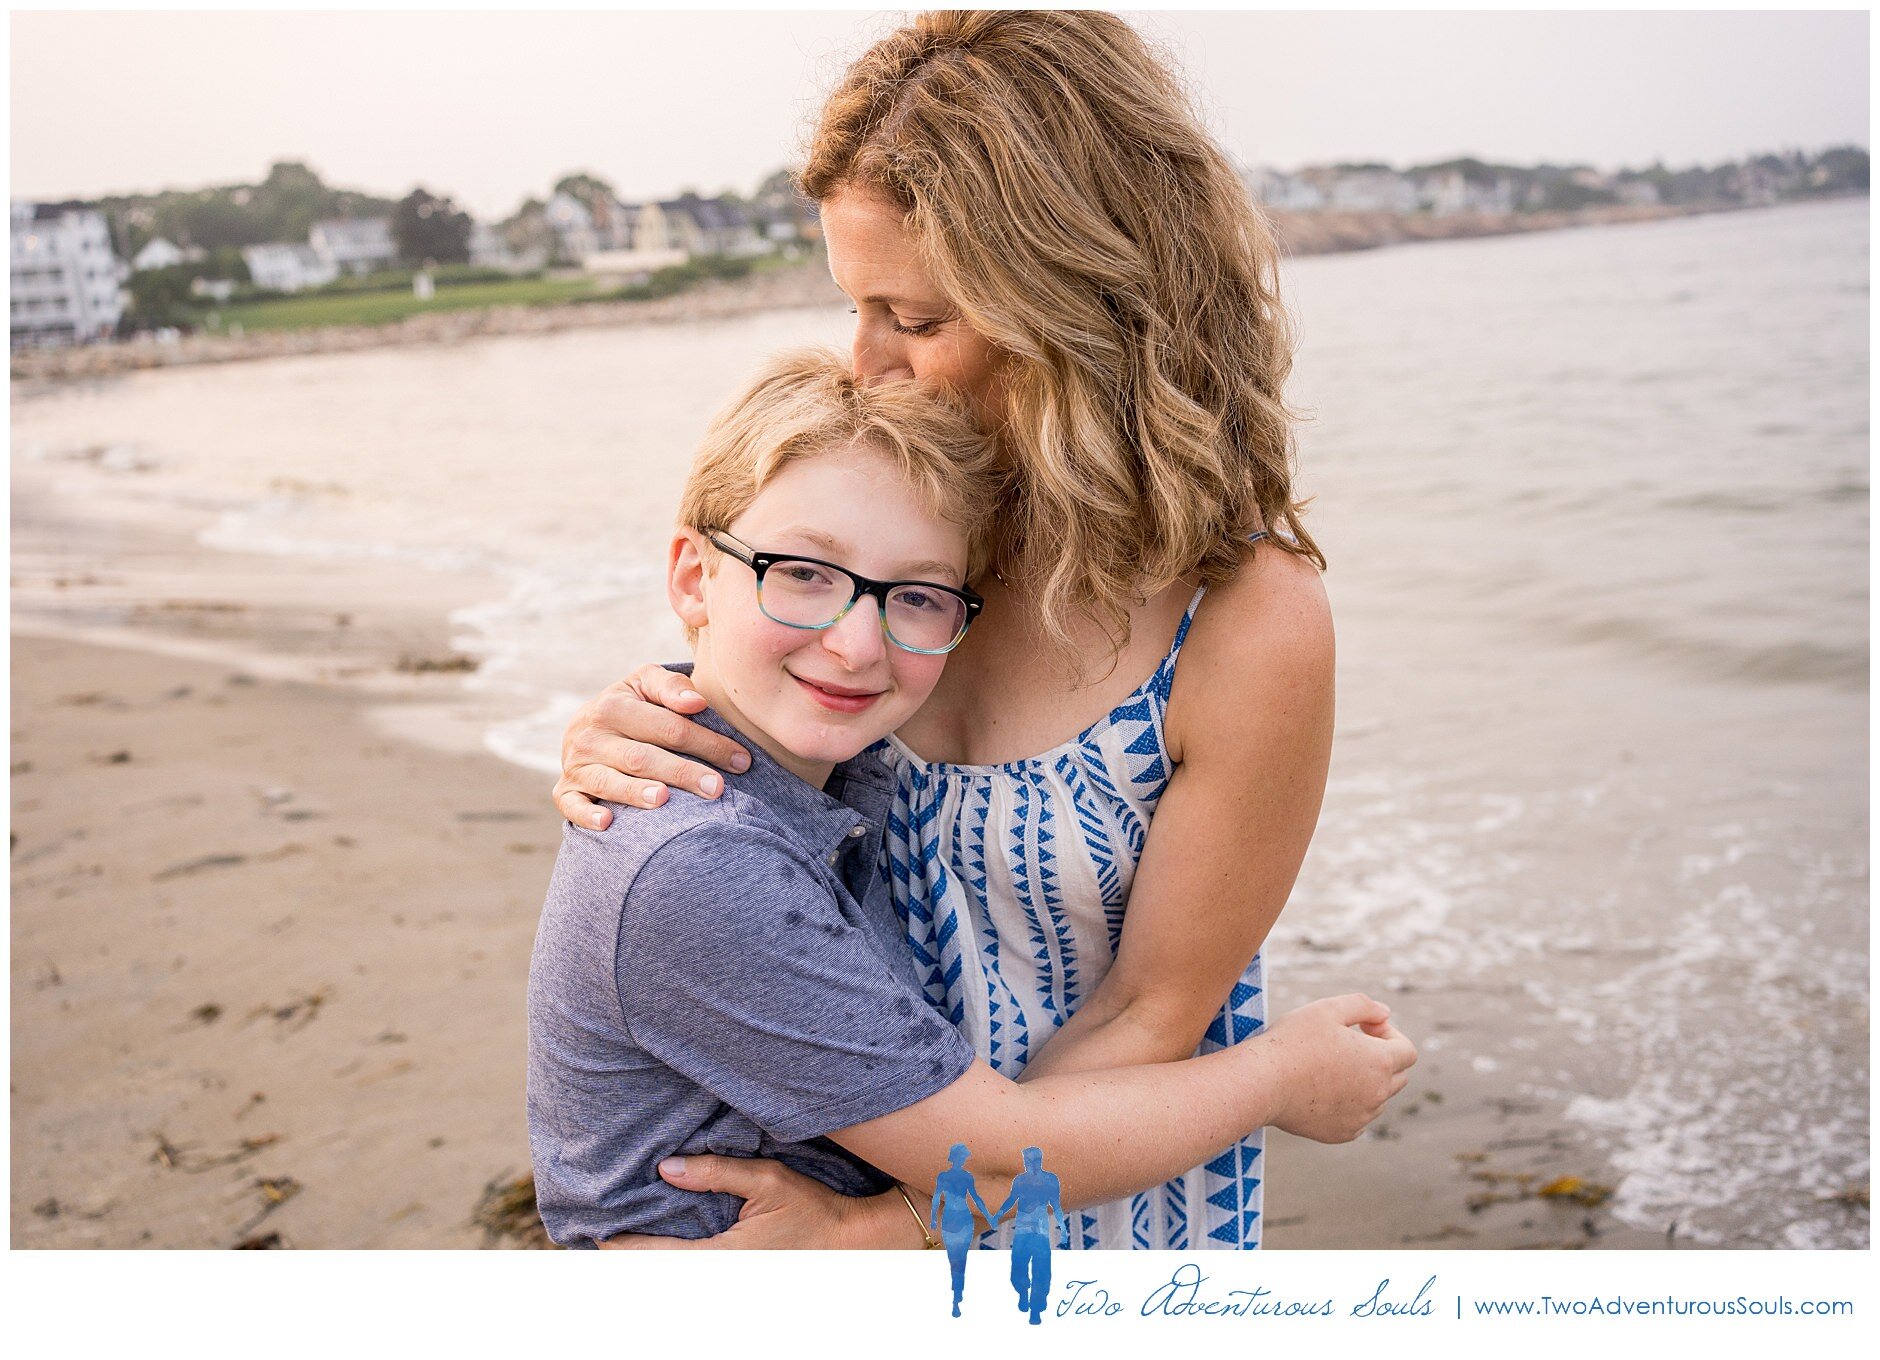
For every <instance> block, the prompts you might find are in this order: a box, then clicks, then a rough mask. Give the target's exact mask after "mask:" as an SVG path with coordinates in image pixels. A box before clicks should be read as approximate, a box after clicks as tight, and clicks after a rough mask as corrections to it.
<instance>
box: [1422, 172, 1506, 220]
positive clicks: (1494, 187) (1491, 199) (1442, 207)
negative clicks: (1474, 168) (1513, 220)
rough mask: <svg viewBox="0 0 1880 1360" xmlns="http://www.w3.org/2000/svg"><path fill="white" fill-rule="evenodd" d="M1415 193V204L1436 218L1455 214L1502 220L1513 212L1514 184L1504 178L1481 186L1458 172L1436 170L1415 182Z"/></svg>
mask: <svg viewBox="0 0 1880 1360" xmlns="http://www.w3.org/2000/svg"><path fill="white" fill-rule="evenodd" d="M1416 194H1417V203H1418V205H1419V206H1420V207H1422V208H1424V209H1425V210H1426V211H1428V212H1429V213H1430V214H1431V215H1433V216H1436V217H1453V216H1455V215H1456V214H1458V213H1481V214H1484V215H1486V216H1491V217H1506V216H1507V215H1508V214H1510V213H1512V212H1513V211H1514V182H1513V181H1512V180H1510V179H1509V178H1508V177H1507V176H1506V175H1497V176H1495V178H1494V180H1493V181H1491V182H1489V183H1482V182H1481V181H1480V180H1472V179H1470V178H1469V177H1468V176H1467V175H1465V174H1463V172H1462V171H1461V170H1457V169H1449V170H1439V171H1436V172H1435V173H1433V174H1428V175H1424V176H1422V177H1421V178H1420V179H1418V180H1417V182H1416Z"/></svg>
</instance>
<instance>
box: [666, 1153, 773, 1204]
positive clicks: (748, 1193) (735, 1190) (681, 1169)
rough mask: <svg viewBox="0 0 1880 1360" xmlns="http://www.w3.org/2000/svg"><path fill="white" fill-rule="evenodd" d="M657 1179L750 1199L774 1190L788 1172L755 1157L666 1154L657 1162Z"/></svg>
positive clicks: (693, 1188)
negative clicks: (666, 1156) (679, 1155)
mask: <svg viewBox="0 0 1880 1360" xmlns="http://www.w3.org/2000/svg"><path fill="white" fill-rule="evenodd" d="M659 1174H660V1178H661V1179H663V1180H664V1181H665V1182H666V1183H667V1184H668V1185H676V1186H678V1187H679V1188H680V1189H681V1190H716V1191H719V1192H720V1193H723V1194H727V1195H736V1196H737V1197H738V1198H739V1199H742V1200H747V1201H748V1200H753V1199H757V1198H758V1197H760V1196H761V1195H762V1194H763V1193H764V1192H765V1191H767V1190H774V1189H776V1188H777V1186H778V1185H779V1184H780V1182H781V1181H782V1179H783V1178H784V1177H785V1176H787V1175H789V1174H790V1173H789V1171H788V1170H787V1169H786V1168H785V1167H783V1166H782V1165H781V1164H779V1163H777V1162H770V1161H765V1160H763V1159H761V1158H757V1157H713V1156H692V1157H668V1158H666V1159H665V1160H664V1161H662V1162H661V1163H660V1164H659Z"/></svg>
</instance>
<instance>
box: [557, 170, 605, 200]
mask: <svg viewBox="0 0 1880 1360" xmlns="http://www.w3.org/2000/svg"><path fill="white" fill-rule="evenodd" d="M555 192H556V193H558V194H567V195H568V196H569V197H570V198H578V199H580V200H581V201H582V202H583V203H588V204H592V203H593V202H594V201H595V200H596V199H612V198H613V196H614V186H613V185H611V184H609V183H608V182H607V181H606V180H604V179H602V178H601V177H600V176H599V175H590V174H588V173H587V171H585V170H583V171H581V172H580V173H578V174H573V175H563V176H562V177H561V178H560V179H558V180H556V181H555Z"/></svg>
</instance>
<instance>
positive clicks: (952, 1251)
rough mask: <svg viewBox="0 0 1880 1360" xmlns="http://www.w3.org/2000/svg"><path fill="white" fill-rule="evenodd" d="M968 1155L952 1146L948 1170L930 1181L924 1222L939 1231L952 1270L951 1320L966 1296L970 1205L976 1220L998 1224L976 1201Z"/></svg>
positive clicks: (964, 1149) (959, 1146)
mask: <svg viewBox="0 0 1880 1360" xmlns="http://www.w3.org/2000/svg"><path fill="white" fill-rule="evenodd" d="M972 1155H973V1154H972V1152H971V1151H970V1150H969V1149H968V1148H967V1146H966V1144H964V1143H955V1144H954V1145H953V1147H952V1149H951V1150H950V1151H949V1152H948V1153H947V1160H948V1161H950V1162H952V1163H953V1166H952V1169H951V1170H947V1171H942V1172H941V1173H940V1175H939V1177H938V1178H937V1179H935V1181H934V1186H933V1215H932V1217H931V1218H930V1219H929V1220H928V1223H927V1226H928V1227H930V1228H938V1229H939V1230H940V1239H941V1240H942V1241H943V1242H945V1243H946V1244H947V1264H949V1265H951V1266H952V1267H953V1316H954V1317H958V1316H959V1315H960V1299H961V1298H962V1297H963V1296H964V1295H965V1293H966V1253H967V1252H968V1251H970V1250H971V1249H972V1245H973V1205H975V1204H977V1205H978V1206H979V1214H980V1217H982V1218H984V1219H985V1220H986V1221H987V1222H988V1223H996V1222H997V1221H998V1219H997V1218H996V1216H995V1215H993V1214H989V1213H987V1212H986V1202H985V1201H984V1200H983V1199H981V1198H979V1190H978V1188H977V1187H975V1186H974V1185H973V1173H972V1172H970V1171H968V1170H967V1169H966V1159H967V1158H968V1157H970V1156H972ZM1001 1212H1003V1210H1001Z"/></svg>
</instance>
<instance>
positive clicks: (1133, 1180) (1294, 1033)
mask: <svg viewBox="0 0 1880 1360" xmlns="http://www.w3.org/2000/svg"><path fill="white" fill-rule="evenodd" d="M1388 1015H1389V1008H1388V1007H1386V1006H1384V1005H1382V1004H1380V1003H1378V1002H1375V1001H1372V1000H1371V999H1370V998H1369V997H1364V996H1342V997H1331V998H1328V999H1327V1000H1324V1001H1315V1002H1313V1003H1312V1004H1311V1005H1309V1006H1302V1007H1300V1008H1299V1009H1298V1010H1296V1011H1293V1012H1291V1013H1290V1014H1288V1015H1286V1016H1283V1017H1282V1018H1281V1019H1280V1020H1279V1021H1278V1022H1277V1023H1276V1024H1274V1025H1273V1026H1272V1027H1271V1028H1269V1029H1268V1031H1267V1032H1266V1033H1265V1034H1263V1035H1261V1036H1259V1037H1258V1038H1256V1039H1251V1040H1248V1041H1247V1042H1246V1043H1242V1044H1236V1045H1234V1047H1232V1048H1231V1049H1228V1050H1226V1051H1224V1052H1221V1053H1211V1054H1208V1055H1207V1056H1205V1057H1201V1058H1193V1059H1189V1060H1187V1061H1184V1062H1175V1063H1163V1064H1158V1065H1156V1066H1152V1067H1138V1068H1127V1069H1124V1070H1121V1071H1114V1072H1086V1073H1066V1074H1064V1075H1062V1076H1058V1077H1049V1078H1044V1079H1041V1080H1038V1081H1035V1082H1028V1083H1025V1084H1023V1085H1020V1084H1018V1083H1016V1082H1012V1081H1008V1080H1007V1079H1006V1078H1004V1077H1001V1076H999V1075H997V1074H996V1073H994V1072H993V1071H992V1070H991V1069H990V1068H989V1067H987V1066H986V1065H985V1064H984V1063H980V1062H975V1063H974V1064H973V1065H972V1066H971V1067H970V1068H968V1069H967V1071H966V1073H965V1074H964V1075H963V1076H961V1077H960V1078H959V1080H957V1081H955V1082H953V1083H951V1084H950V1085H948V1086H946V1087H945V1088H943V1089H942V1090H940V1091H938V1092H936V1093H934V1094H933V1095H931V1096H928V1097H927V1098H926V1099H924V1100H921V1101H917V1102H916V1103H914V1104H913V1105H909V1106H907V1107H906V1108H904V1109H901V1110H897V1111H895V1112H894V1113H892V1114H888V1115H883V1116H881V1117H880V1118H878V1119H872V1120H868V1121H866V1122H865V1123H862V1124H857V1125H855V1126H853V1127H851V1128H848V1129H843V1130H838V1131H837V1132H835V1133H832V1134H830V1135H829V1136H830V1137H831V1138H833V1139H834V1140H835V1141H836V1142H838V1143H840V1144H841V1145H842V1146H843V1147H846V1148H848V1149H849V1150H850V1151H851V1152H854V1153H856V1154H857V1155H858V1156H861V1157H864V1158H866V1159H867V1160H868V1161H870V1162H873V1163H874V1164H875V1165H876V1166H878V1167H880V1168H881V1169H882V1170H884V1171H886V1172H887V1173H888V1174H889V1175H892V1176H895V1177H897V1178H898V1179H900V1180H901V1181H903V1182H905V1183H906V1185H907V1186H908V1189H909V1193H910V1194H911V1195H913V1197H914V1198H915V1200H916V1201H917V1202H918V1201H920V1200H921V1199H922V1198H923V1196H924V1195H926V1194H930V1193H932V1188H933V1186H934V1185H935V1182H936V1181H937V1179H938V1176H939V1170H940V1169H941V1168H943V1167H944V1166H945V1164H946V1161H947V1156H946V1154H947V1150H948V1149H949V1148H950V1147H951V1146H952V1145H953V1144H954V1143H955V1142H965V1143H966V1144H967V1146H969V1147H970V1148H972V1150H973V1171H974V1176H975V1179H976V1180H977V1181H978V1182H979V1183H980V1184H982V1185H989V1186H990V1187H991V1189H990V1190H989V1191H988V1195H987V1197H988V1198H990V1197H991V1195H994V1194H999V1195H1003V1196H1004V1197H1005V1201H1006V1202H1005V1203H1004V1204H1003V1205H1002V1206H1001V1207H1000V1208H999V1209H998V1210H997V1211H996V1212H995V1213H993V1214H991V1215H988V1214H986V1208H985V1200H983V1199H981V1200H979V1212H980V1214H981V1216H982V1217H985V1218H987V1219H988V1221H992V1220H996V1219H997V1218H998V1217H999V1215H1002V1214H1003V1213H1004V1212H1005V1210H1006V1209H1009V1208H1010V1207H1011V1200H1010V1194H1011V1184H1012V1179H1013V1177H1015V1176H1016V1175H1017V1174H1018V1173H1019V1172H1020V1171H1021V1170H1023V1153H1022V1151H1021V1149H1022V1148H1024V1147H1027V1146H1034V1145H1035V1146H1040V1147H1043V1148H1044V1149H1045V1154H1046V1156H1048V1157H1049V1158H1050V1159H1051V1166H1052V1169H1053V1171H1055V1172H1056V1173H1057V1175H1058V1177H1059V1181H1060V1184H1061V1185H1062V1186H1063V1187H1064V1196H1063V1198H1064V1203H1065V1205H1066V1207H1071V1208H1074V1207H1077V1206H1079V1205H1083V1204H1091V1203H1097V1202H1101V1201H1102V1200H1105V1199H1114V1198H1117V1197H1119V1196H1122V1195H1126V1194H1130V1193H1133V1192H1135V1191H1137V1190H1141V1189H1144V1188H1146V1187H1148V1186H1151V1185H1155V1184H1158V1183H1159V1182H1161V1181H1164V1180H1167V1179H1169V1178H1170V1177H1171V1176H1176V1175H1180V1174H1181V1173H1182V1172H1184V1171H1186V1170H1188V1169H1189V1168H1190V1167H1192V1166H1194V1165H1195V1164H1196V1163H1198V1162H1200V1161H1203V1160H1204V1159H1205V1158H1207V1157H1208V1156H1209V1155H1210V1154H1212V1153H1214V1152H1216V1151H1218V1150H1219V1149H1220V1148H1222V1147H1225V1146H1226V1145H1227V1144H1229V1143H1231V1142H1233V1141H1234V1140H1235V1139H1237V1138H1239V1137H1241V1136H1243V1135H1244V1134H1245V1133H1247V1132H1248V1131H1249V1130H1251V1129H1253V1128H1257V1127H1259V1126H1260V1124H1262V1123H1271V1124H1273V1125H1274V1126H1275V1127H1277V1128H1281V1129H1284V1130H1286V1131H1287V1132H1289V1133H1294V1134H1297V1135H1299V1136H1300V1137H1304V1138H1312V1139H1316V1140H1318V1141H1320V1142H1349V1141H1350V1140H1351V1139H1353V1138H1355V1137H1357V1135H1358V1134H1359V1133H1360V1132H1361V1131H1362V1130H1363V1129H1364V1127H1365V1126H1366V1125H1367V1124H1369V1123H1370V1122H1371V1120H1373V1119H1375V1118H1376V1117H1377V1115H1378V1113H1379V1112H1380V1111H1381V1110H1382V1109H1383V1106H1384V1104H1385V1103H1386V1102H1387V1101H1389V1099H1390V1098H1391V1097H1392V1096H1394V1095H1396V1093H1397V1092H1399V1091H1401V1090H1402V1089H1403V1087H1404V1085H1405V1083H1406V1082H1407V1081H1408V1080H1409V1078H1408V1077H1407V1076H1406V1075H1405V1074H1406V1073H1407V1071H1408V1069H1409V1068H1410V1066H1411V1065H1412V1064H1413V1063H1415V1061H1416V1049H1415V1048H1414V1046H1412V1044H1411V1043H1410V1041H1409V1040H1408V1039H1406V1038H1405V1037H1404V1036H1403V1035H1401V1034H1399V1033H1398V1032H1397V1031H1396V1030H1395V1029H1393V1028H1392V1027H1391V1026H1390V1024H1389V1021H1388V1018H1387V1017H1388ZM1177 1114H1178V1115H1179V1117H1176V1116H1177ZM673 1160H674V1159H668V1161H667V1162H665V1163H662V1164H661V1165H660V1169H659V1171H660V1175H661V1176H662V1177H664V1178H665V1179H666V1181H668V1182H669V1183H670V1184H672V1185H675V1186H678V1187H680V1188H682V1189H687V1190H696V1191H701V1192H704V1191H717V1192H721V1193H729V1194H734V1195H738V1196H740V1197H742V1198H743V1199H744V1201H745V1205H744V1208H743V1210H742V1211H741V1212H740V1214H739V1217H738V1222H737V1223H736V1224H734V1225H733V1226H732V1227H731V1228H730V1229H729V1230H728V1231H726V1232H724V1233H721V1234H720V1235H719V1236H717V1237H714V1238H706V1239H703V1240H701V1241H687V1240H684V1239H679V1238H665V1237H649V1236H644V1235H638V1234H627V1235H624V1236H622V1237H617V1238H613V1239H611V1240H609V1241H607V1242H603V1243H602V1244H601V1245H602V1246H606V1247H623V1248H649V1247H650V1248H658V1247H666V1248H693V1249H696V1248H711V1249H724V1248H740V1247H742V1248H757V1249H777V1248H793V1247H797V1248H800V1247H848V1248H882V1247H888V1248H895V1247H919V1246H922V1245H924V1242H923V1241H922V1240H921V1239H920V1238H918V1237H917V1236H916V1235H915V1233H912V1232H910V1231H909V1221H910V1215H909V1214H908V1213H907V1206H906V1205H904V1204H902V1203H901V1198H900V1195H899V1194H898V1193H896V1192H894V1191H889V1192H888V1193H886V1194H884V1195H876V1196H872V1197H863V1198H853V1199H852V1198H849V1197H847V1196H844V1195H840V1194H837V1193H836V1192H835V1191H833V1190H830V1189H829V1188H828V1187H826V1186H823V1185H821V1184H820V1183H819V1182H814V1181H811V1180H810V1179H809V1178H808V1177H805V1176H800V1175H798V1174H796V1173H795V1172H792V1171H789V1170H787V1169H786V1168H784V1167H782V1166H780V1165H779V1164H777V1163H775V1162H766V1161H761V1160H756V1159H749V1160H747V1159H743V1158H736V1157H711V1156H703V1157H686V1158H684V1159H683V1164H682V1165H676V1166H675V1165H673ZM975 1198H978V1196H977V1195H975ZM914 1226H915V1228H916V1229H918V1227H919V1224H918V1223H916V1224H915V1225H914Z"/></svg>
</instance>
